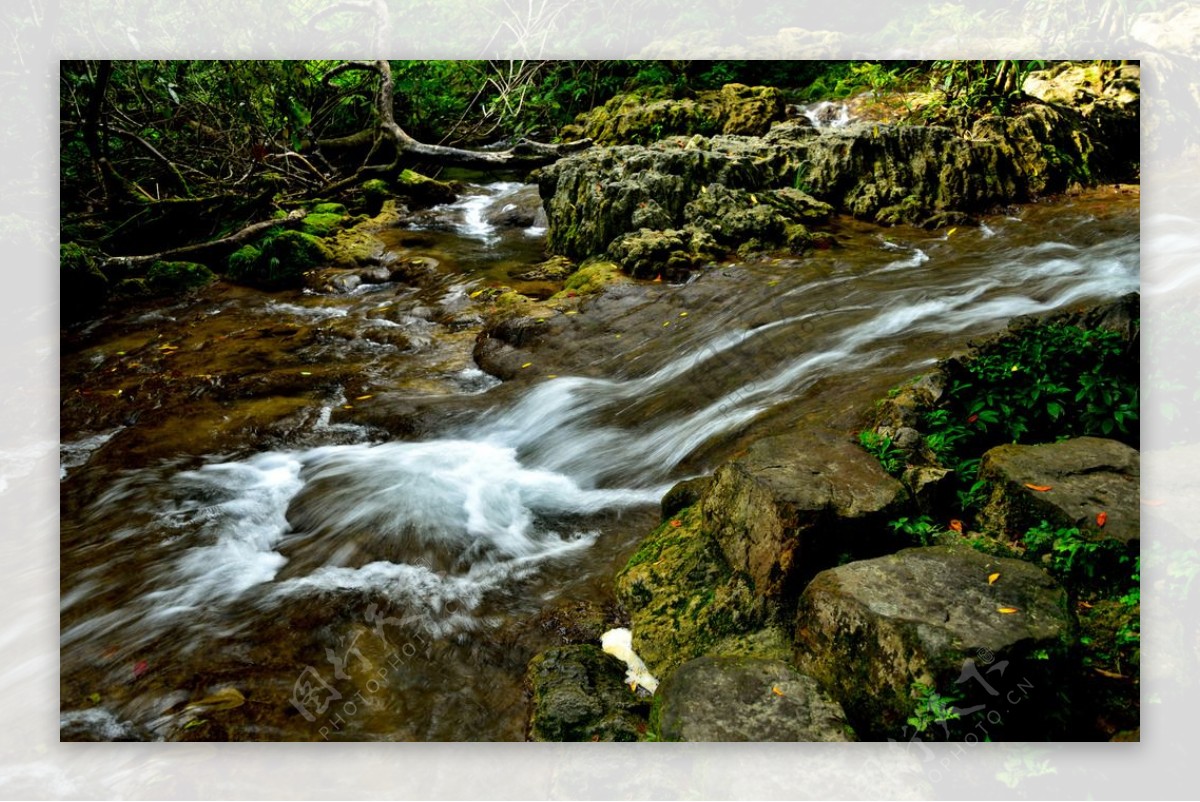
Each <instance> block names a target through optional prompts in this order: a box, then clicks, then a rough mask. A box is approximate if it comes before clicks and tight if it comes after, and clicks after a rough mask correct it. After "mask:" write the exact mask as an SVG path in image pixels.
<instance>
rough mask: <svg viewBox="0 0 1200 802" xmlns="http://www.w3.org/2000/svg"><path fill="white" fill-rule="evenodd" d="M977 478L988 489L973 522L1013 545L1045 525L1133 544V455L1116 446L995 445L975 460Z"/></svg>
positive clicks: (1089, 441) (1096, 441) (1137, 473)
mask: <svg viewBox="0 0 1200 802" xmlns="http://www.w3.org/2000/svg"><path fill="white" fill-rule="evenodd" d="M979 478H980V479H985V480H987V481H988V482H989V483H990V484H991V496H990V497H989V499H988V501H987V503H986V504H985V505H984V508H983V511H982V512H981V514H980V522H981V523H982V524H983V525H984V526H985V527H987V528H989V529H993V530H997V531H1001V532H1007V533H1008V534H1009V535H1011V536H1012V537H1013V538H1018V539H1019V538H1020V537H1021V535H1023V534H1024V533H1025V532H1026V531H1028V530H1029V529H1030V528H1031V527H1034V526H1037V525H1039V524H1040V523H1041V522H1042V521H1046V522H1048V523H1049V524H1050V525H1051V526H1053V527H1077V528H1078V529H1080V530H1081V531H1083V532H1086V533H1087V534H1088V535H1089V536H1090V537H1092V538H1094V539H1097V540H1114V541H1117V542H1119V543H1122V544H1125V545H1127V546H1129V547H1130V548H1131V549H1135V550H1136V549H1137V547H1138V545H1139V541H1140V539H1141V511H1140V510H1141V508H1140V495H1139V485H1140V479H1141V460H1140V458H1139V454H1138V452H1137V450H1135V449H1133V448H1130V447H1129V446H1127V445H1125V444H1124V443H1119V442H1117V441H1116V440H1107V439H1104V438H1099V437H1076V438H1074V439H1071V440H1064V441H1063V442H1061V443H1045V444H1043V445H1032V446H1022V445H1015V444H1012V445H1002V446H997V447H995V448H993V449H992V450H990V451H988V452H987V453H986V454H984V455H983V459H982V461H981V462H980V465H979ZM1029 485H1035V486H1037V487H1045V488H1049V489H1048V490H1044V491H1039V490H1034V489H1033V488H1031V487H1029ZM1100 513H1104V514H1105V518H1106V520H1105V523H1104V525H1103V526H1099V525H1097V522H1096V517H1097V515H1099V514H1100Z"/></svg>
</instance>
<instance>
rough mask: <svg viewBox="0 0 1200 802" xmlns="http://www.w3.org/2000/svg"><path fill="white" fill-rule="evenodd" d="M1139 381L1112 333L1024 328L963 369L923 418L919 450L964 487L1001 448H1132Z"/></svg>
mask: <svg viewBox="0 0 1200 802" xmlns="http://www.w3.org/2000/svg"><path fill="white" fill-rule="evenodd" d="M1137 376H1138V374H1137V370H1136V354H1133V353H1129V351H1128V349H1127V347H1126V345H1125V344H1124V343H1123V341H1122V340H1121V336H1120V335H1119V334H1117V333H1116V332H1113V331H1108V330H1105V329H1082V328H1079V327H1077V326H1071V325H1063V324H1056V323H1054V324H1049V325H1044V326H1033V327H1029V328H1027V329H1024V330H1023V331H1020V332H1017V333H1016V334H1014V335H1012V336H1008V337H1003V338H1000V339H998V340H996V341H994V342H992V343H990V344H988V345H986V346H984V347H983V348H981V349H980V350H979V351H978V352H977V354H976V355H975V356H974V357H973V358H970V359H968V360H966V361H964V362H963V363H962V376H961V377H960V378H958V379H956V380H954V381H953V382H952V383H951V385H950V386H949V387H948V388H947V390H946V392H945V394H944V396H943V400H942V401H941V403H940V404H939V405H938V406H937V407H936V408H934V409H931V410H929V411H928V412H926V413H925V416H924V420H923V426H922V430H923V431H924V432H925V433H926V437H925V442H926V444H927V445H928V446H929V448H930V450H931V451H933V453H934V454H935V455H936V456H937V457H938V459H939V461H941V462H942V464H943V465H945V466H946V467H950V468H953V469H954V470H955V471H956V472H957V473H958V474H959V476H960V477H963V478H964V479H965V478H966V477H973V476H974V474H975V468H976V467H977V466H978V458H979V456H980V455H981V454H983V452H984V451H986V450H988V449H989V448H991V447H992V446H996V445H1000V444H1001V443H1044V442H1054V441H1055V440H1058V439H1063V438H1068V437H1079V436H1082V435H1094V436H1098V437H1117V438H1119V439H1124V440H1126V441H1127V442H1129V443H1130V444H1132V445H1135V446H1136V445H1137V427H1136V425H1135V422H1136V421H1137V416H1138V380H1137Z"/></svg>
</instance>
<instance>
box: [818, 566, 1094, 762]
mask: <svg viewBox="0 0 1200 802" xmlns="http://www.w3.org/2000/svg"><path fill="white" fill-rule="evenodd" d="M992 574H998V575H999V576H998V577H997V578H996V579H995V581H993V582H989V581H988V580H989V577H990V576H991V575H992ZM1072 638H1073V635H1072V621H1071V618H1070V615H1069V613H1068V608H1067V595H1066V592H1065V591H1064V590H1063V589H1062V588H1061V587H1060V586H1059V585H1058V584H1057V583H1056V582H1055V581H1054V580H1053V579H1052V578H1051V577H1050V576H1049V575H1048V574H1046V573H1045V572H1044V571H1042V570H1041V569H1040V568H1038V567H1037V566H1035V565H1033V564H1031V563H1028V562H1024V561H1022V560H1015V559H1008V558H998V557H991V556H989V555H986V554H983V553H981V552H978V551H975V550H973V549H969V548H966V547H958V546H935V547H929V548H918V549H905V550H904V551H901V552H898V553H896V554H892V555H888V556H886V557H880V558H877V559H873V560H862V561H859V562H853V563H849V564H847V565H843V566H839V567H838V568H834V569H831V570H828V571H823V572H822V573H820V574H818V575H817V576H816V578H815V579H813V581H812V582H811V583H810V584H809V586H808V587H807V588H806V589H805V591H804V594H803V595H802V596H801V598H800V603H799V606H798V609H797V612H796V630H795V644H796V665H797V666H798V667H799V668H800V670H801V671H803V672H804V673H806V674H809V675H810V676H812V677H814V678H815V679H816V680H817V681H819V682H820V683H821V685H822V686H823V687H824V688H825V689H826V690H828V691H829V693H830V695H831V696H832V697H833V698H834V699H836V700H837V701H838V702H839V703H841V705H842V707H843V708H844V709H845V711H846V714H847V716H848V717H849V720H850V723H851V724H852V725H853V726H854V727H855V729H856V730H858V732H859V733H860V735H862V736H863V737H867V735H868V734H870V736H871V737H873V738H895V739H896V740H907V738H908V737H910V736H911V735H912V734H913V733H912V732H911V731H907V730H906V726H907V724H906V722H907V719H908V717H909V716H912V715H914V713H915V712H916V711H917V706H918V700H917V699H916V698H915V697H914V695H913V693H912V685H913V684H914V683H921V684H923V685H925V686H927V687H929V688H931V689H934V690H935V691H936V692H938V693H940V694H942V695H947V696H954V695H957V696H960V697H962V700H961V701H959V702H957V706H959V707H962V708H970V707H974V706H975V705H978V704H982V705H984V706H985V708H984V709H980V710H978V711H976V712H975V713H974V714H973V716H974V718H972V717H964V718H963V719H962V720H961V721H959V722H954V724H955V726H956V727H960V728H962V729H963V730H970V729H972V728H973V727H975V726H976V725H977V724H978V723H979V722H980V721H983V722H985V723H986V726H988V727H990V728H991V729H990V730H989V731H988V732H987V734H988V735H990V736H991V737H992V738H993V739H996V738H997V736H998V734H999V732H1000V730H1002V729H1003V730H1004V731H1005V732H1007V733H1009V735H1008V736H1007V737H1016V736H1014V735H1013V733H1017V734H1019V733H1025V732H1028V733H1030V735H1029V737H1033V738H1035V739H1037V740H1044V739H1045V738H1046V737H1047V736H1048V734H1049V733H1051V732H1052V731H1053V729H1054V720H1055V716H1057V715H1059V714H1063V713H1064V710H1063V704H1062V703H1061V702H1059V701H1058V700H1057V699H1056V694H1057V692H1058V691H1060V690H1064V689H1066V690H1069V689H1067V688H1065V686H1064V683H1063V682H1062V681H1061V679H1059V678H1060V677H1061V676H1064V675H1065V674H1066V668H1067V665H1066V663H1067V659H1066V658H1067V653H1068V649H1069V646H1070V644H1071V642H1072ZM1003 661H1007V663H1004V664H1003V665H1001V664H1002V663H1003ZM980 680H982V682H981V681H980ZM985 684H986V687H985ZM989 689H990V690H989ZM993 691H994V692H995V693H993ZM1043 697H1044V698H1045V699H1046V700H1049V701H1044V702H1043V701H1038V700H1040V699H1042V698H1043ZM980 717H983V718H980ZM993 718H995V719H998V721H993V720H992V719H993ZM1030 728H1032V729H1030ZM938 732H940V728H939V727H938V726H936V725H935V727H934V728H933V734H937V733H938ZM976 736H978V737H979V738H981V739H982V737H983V736H982V735H981V734H980V732H978V731H976ZM924 737H925V739H926V740H928V739H929V735H926V736H924Z"/></svg>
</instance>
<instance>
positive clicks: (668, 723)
mask: <svg viewBox="0 0 1200 802" xmlns="http://www.w3.org/2000/svg"><path fill="white" fill-rule="evenodd" d="M659 694H660V696H661V700H662V701H661V703H660V706H659V718H658V722H659V737H660V738H661V739H662V740H664V741H853V740H855V738H854V731H853V730H852V729H850V727H849V725H848V724H847V723H846V716H845V714H844V713H843V712H842V708H841V705H839V704H838V703H837V702H835V701H833V700H832V699H830V698H829V696H828V695H826V694H825V692H824V691H822V690H821V687H820V686H819V685H818V684H817V682H816V681H815V680H813V679H812V678H811V677H806V676H804V675H803V674H801V673H800V672H798V671H797V670H796V669H795V668H794V667H793V666H791V665H788V664H787V663H785V662H783V661H782V660H765V659H762V658H753V657H698V658H696V659H695V660H691V661H689V662H687V663H684V664H683V665H682V666H680V667H679V668H678V669H676V670H675V672H674V673H673V674H671V676H670V678H669V679H668V680H667V681H666V682H665V683H663V686H662V687H661V688H660V689H659Z"/></svg>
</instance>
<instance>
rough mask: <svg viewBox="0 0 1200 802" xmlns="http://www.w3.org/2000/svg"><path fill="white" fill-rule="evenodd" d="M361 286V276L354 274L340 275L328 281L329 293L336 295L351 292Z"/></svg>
mask: <svg viewBox="0 0 1200 802" xmlns="http://www.w3.org/2000/svg"><path fill="white" fill-rule="evenodd" d="M360 284H362V276H359V275H357V274H355V273H342V274H341V275H337V276H333V277H332V278H330V279H329V284H328V287H329V291H331V292H338V293H348V292H353V291H354V290H356V289H358V285H360Z"/></svg>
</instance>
